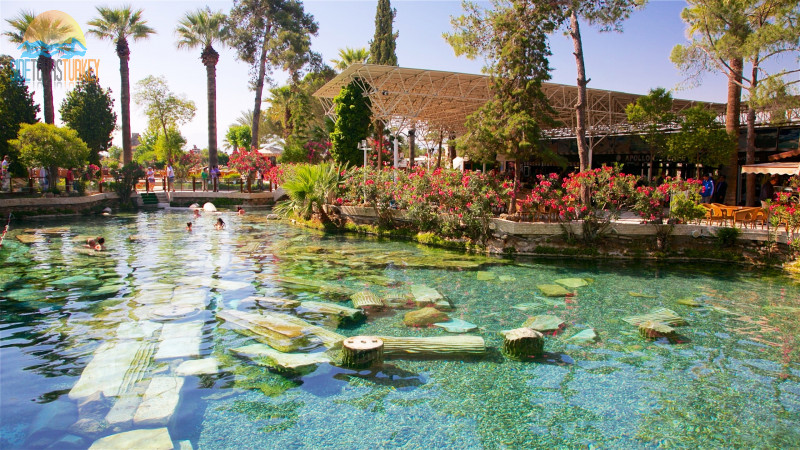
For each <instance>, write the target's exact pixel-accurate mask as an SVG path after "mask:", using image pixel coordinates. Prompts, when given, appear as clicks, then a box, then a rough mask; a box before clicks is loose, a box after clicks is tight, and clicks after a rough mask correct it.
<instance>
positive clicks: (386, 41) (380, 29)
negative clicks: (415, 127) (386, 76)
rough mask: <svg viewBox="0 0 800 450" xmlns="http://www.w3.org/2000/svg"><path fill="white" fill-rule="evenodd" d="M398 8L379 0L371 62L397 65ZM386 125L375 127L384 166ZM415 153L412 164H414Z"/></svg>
mask: <svg viewBox="0 0 800 450" xmlns="http://www.w3.org/2000/svg"><path fill="white" fill-rule="evenodd" d="M395 16H397V10H395V9H393V8H392V5H391V4H390V3H389V0H378V8H377V10H376V11H375V36H374V37H373V38H372V40H371V41H370V43H369V55H370V62H371V63H372V64H383V65H386V66H396V65H397V53H396V51H395V50H396V47H397V36H398V32H397V31H392V25H393V23H394V18H395ZM384 128H386V125H385V124H384V123H383V121H381V120H377V121H376V122H375V125H374V127H373V130H374V131H375V133H376V136H375V142H377V144H378V145H377V146H376V149H375V150H376V151H377V152H378V167H383V161H382V160H383V132H384ZM413 163H414V160H413V155H412V157H411V164H412V165H413Z"/></svg>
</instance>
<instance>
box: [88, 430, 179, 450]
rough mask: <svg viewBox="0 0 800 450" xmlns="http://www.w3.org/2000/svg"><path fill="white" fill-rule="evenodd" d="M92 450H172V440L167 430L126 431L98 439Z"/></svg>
mask: <svg viewBox="0 0 800 450" xmlns="http://www.w3.org/2000/svg"><path fill="white" fill-rule="evenodd" d="M89 449H90V450H120V449H148V450H172V449H173V445H172V438H171V437H170V436H169V431H168V430H167V429H166V428H156V429H145V430H133V431H126V432H124V433H118V434H112V435H111V436H106V437H104V438H102V439H98V440H96V441H95V442H94V444H92V446H91V447H89Z"/></svg>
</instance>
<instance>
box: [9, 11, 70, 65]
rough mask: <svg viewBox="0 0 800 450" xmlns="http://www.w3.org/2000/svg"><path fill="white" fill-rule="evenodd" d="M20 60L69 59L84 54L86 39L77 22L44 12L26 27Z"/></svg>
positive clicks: (55, 13) (62, 13)
mask: <svg viewBox="0 0 800 450" xmlns="http://www.w3.org/2000/svg"><path fill="white" fill-rule="evenodd" d="M19 49H21V50H22V58H38V57H39V56H40V55H43V56H51V57H52V56H58V57H60V58H62V59H71V58H72V57H74V56H83V55H85V54H86V38H85V37H84V36H83V31H82V30H81V27H80V26H79V25H78V22H76V21H75V19H73V18H72V16H70V15H69V14H67V13H64V12H61V11H56V10H51V11H45V12H43V13H41V14H39V15H38V16H36V18H35V19H33V21H32V22H31V23H30V25H28V29H27V30H26V31H25V41H24V42H23V43H22V44H20V46H19Z"/></svg>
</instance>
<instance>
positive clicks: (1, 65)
mask: <svg viewBox="0 0 800 450" xmlns="http://www.w3.org/2000/svg"><path fill="white" fill-rule="evenodd" d="M38 113H39V105H36V104H35V103H34V102H33V94H32V93H30V92H28V86H27V85H26V84H25V80H24V79H22V77H20V76H19V73H18V72H17V71H16V70H15V69H14V64H13V59H12V58H11V57H10V56H6V55H2V56H0V158H2V157H3V156H5V155H8V157H9V160H10V161H11V165H10V170H11V173H13V174H15V175H17V176H22V175H24V174H25V166H24V165H22V164H21V163H20V161H19V154H18V153H17V151H16V149H15V148H14V147H11V146H9V145H8V141H9V139H14V138H16V137H17V133H18V132H19V127H20V125H21V124H23V123H35V122H36V121H37V120H38V119H37V118H36V115H37V114H38Z"/></svg>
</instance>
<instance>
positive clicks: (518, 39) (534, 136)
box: [446, 0, 556, 212]
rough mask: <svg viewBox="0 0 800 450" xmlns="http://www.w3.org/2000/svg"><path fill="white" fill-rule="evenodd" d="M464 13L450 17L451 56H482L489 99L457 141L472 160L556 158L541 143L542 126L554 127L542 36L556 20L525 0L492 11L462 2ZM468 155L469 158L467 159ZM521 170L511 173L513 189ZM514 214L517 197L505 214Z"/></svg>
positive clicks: (495, 4) (498, 1)
mask: <svg viewBox="0 0 800 450" xmlns="http://www.w3.org/2000/svg"><path fill="white" fill-rule="evenodd" d="M464 8H465V9H466V11H467V14H466V15H463V16H461V17H458V18H454V19H453V21H452V22H453V26H454V28H455V32H454V33H453V34H450V35H446V38H447V39H448V41H449V42H450V45H452V47H453V49H454V50H455V52H456V55H466V56H468V57H471V58H474V57H476V56H478V55H483V57H484V58H485V59H486V61H487V65H486V67H485V68H484V70H485V71H486V72H488V74H489V76H490V89H491V92H492V99H491V100H489V101H488V102H486V104H485V105H483V106H482V107H481V108H479V109H478V110H477V111H476V112H475V113H473V114H472V115H470V116H469V117H468V118H467V123H466V126H467V130H468V131H467V133H466V134H465V135H464V136H462V140H461V142H462V143H463V144H464V146H465V148H466V152H467V154H470V152H471V151H475V150H477V149H481V150H479V151H478V152H476V153H475V154H476V158H475V159H477V160H481V159H484V158H485V153H486V152H494V153H496V154H503V155H506V156H507V157H508V158H509V159H511V160H514V161H516V162H517V164H522V163H523V162H526V161H530V160H532V159H543V160H555V155H553V154H551V153H550V152H549V151H548V150H547V149H546V148H545V147H543V146H542V144H541V139H542V128H543V127H544V126H548V125H554V124H555V123H556V122H555V120H554V118H553V117H554V116H555V111H554V110H553V109H552V107H550V105H549V104H548V102H547V97H546V96H545V94H544V93H543V92H542V90H541V87H542V82H543V81H545V80H548V79H550V64H549V61H548V59H547V58H548V57H549V56H550V55H551V53H550V49H549V47H548V45H547V34H548V33H551V32H552V31H553V30H554V29H555V27H556V22H555V21H553V20H552V12H551V11H549V10H548V9H547V8H544V7H542V6H535V5H533V4H532V3H531V2H530V1H526V0H493V1H492V9H483V8H481V7H479V6H478V5H476V4H472V3H466V2H465V3H464ZM470 156H472V155H470ZM519 179H520V170H515V171H514V191H516V190H517V188H518V186H519ZM515 210H516V196H512V197H511V204H510V206H509V211H510V212H514V211H515Z"/></svg>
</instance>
